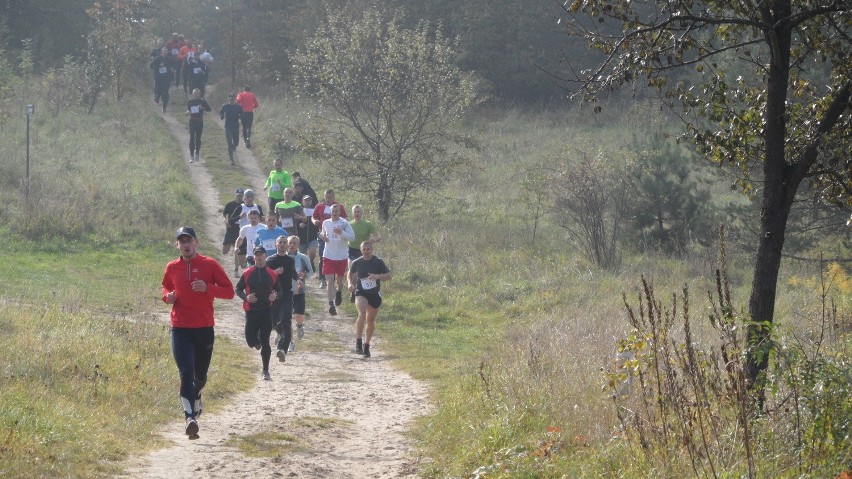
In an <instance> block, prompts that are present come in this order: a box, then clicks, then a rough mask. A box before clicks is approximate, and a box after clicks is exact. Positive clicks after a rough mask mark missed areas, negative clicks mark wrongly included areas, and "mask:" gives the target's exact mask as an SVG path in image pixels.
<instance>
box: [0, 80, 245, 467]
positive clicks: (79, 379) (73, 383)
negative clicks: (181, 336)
mask: <svg viewBox="0 0 852 479" xmlns="http://www.w3.org/2000/svg"><path fill="white" fill-rule="evenodd" d="M145 91H146V92H147V90H145ZM28 100H30V101H33V100H34V101H35V103H38V104H41V103H42V102H40V101H39V98H34V99H28ZM40 112H41V113H40V114H38V115H36V117H34V121H33V125H32V129H33V132H32V133H33V134H32V140H33V141H32V143H33V144H32V146H33V147H32V158H31V160H32V161H31V184H30V190H29V200H28V201H27V200H26V196H25V194H24V185H25V182H24V181H23V161H21V160H22V158H21V155H20V152H19V151H17V150H16V149H17V148H18V147H19V146H20V141H19V140H20V138H22V130H21V128H20V127H19V125H18V124H17V122H15V123H14V124H13V123H8V124H6V125H4V126H5V127H4V128H3V129H0V167H2V168H3V171H4V174H3V175H2V176H1V178H2V179H0V182H2V183H3V184H2V186H3V187H2V188H0V199H1V200H2V201H3V202H4V204H5V205H6V207H5V208H4V209H3V211H2V212H0V241H2V243H3V244H4V248H3V249H2V251H0V262H2V263H3V264H4V267H3V268H0V281H3V283H4V284H6V285H8V287H7V288H6V289H5V291H4V293H3V294H2V296H0V332H2V334H0V364H2V366H0V368H2V369H1V370H0V371H1V372H0V404H2V405H3V407H2V408H0V476H2V477H80V478H88V477H111V476H114V475H116V474H118V473H120V472H121V471H120V466H121V461H122V460H123V459H124V458H126V457H127V455H128V454H130V453H131V452H132V453H134V454H139V453H140V452H144V451H146V450H149V449H153V448H157V447H160V446H162V445H163V444H162V443H161V442H160V441H159V440H158V437H159V436H158V435H157V434H156V431H157V430H158V429H159V427H161V426H162V425H163V424H171V423H174V426H175V427H178V428H180V427H182V426H183V424H182V414H181V411H180V408H179V405H178V398H177V385H178V382H179V379H178V377H177V372H176V370H175V366H174V360H173V359H172V355H171V351H170V339H169V331H168V320H167V314H168V306H167V305H165V304H164V303H163V302H162V300H161V299H160V295H161V291H160V280H161V278H162V272H163V268H164V266H165V264H166V262H167V261H170V260H171V259H173V258H174V257H176V250H175V248H174V238H173V236H172V234H173V231H174V229H175V228H176V227H177V226H178V225H180V224H185V223H190V224H195V223H196V222H197V220H198V219H199V214H198V211H199V209H200V203H199V201H198V198H197V197H196V196H195V194H194V187H193V186H192V184H191V182H190V180H189V178H188V174H187V172H186V169H185V166H184V164H183V162H182V160H181V156H180V151H182V149H181V147H182V146H183V145H178V144H177V142H175V141H174V138H173V137H172V136H171V134H170V133H169V132H168V130H167V128H166V124H165V123H164V122H163V121H162V120H161V119H160V118H159V116H158V115H157V114H156V113H155V111H154V109H153V108H151V104H150V99H149V98H147V94H146V95H144V96H142V95H140V96H134V95H131V96H128V97H127V98H126V99H125V101H123V102H122V103H115V102H112V101H110V100H109V99H103V100H102V101H101V102H99V104H98V108H97V109H96V110H95V113H94V114H92V115H85V114H84V113H82V112H81V110H80V109H79V108H73V107H72V108H68V109H62V110H60V111H58V112H57V113H56V114H51V113H50V112H49V111H47V110H46V109H45V110H40ZM246 354H247V353H246V352H245V350H244V348H242V347H239V346H238V345H235V344H232V343H231V342H230V341H228V340H226V339H224V338H221V337H220V338H217V343H216V353H215V355H214V361H213V364H212V366H211V369H210V380H209V382H208V384H207V387H206V388H205V399H206V402H205V407H206V409H207V410H209V411H216V410H217V409H220V408H222V407H223V405H224V404H226V403H227V400H228V398H230V397H232V396H233V395H234V394H235V393H237V392H239V391H242V390H245V389H246V388H248V387H250V385H251V384H253V383H254V380H253V377H254V376H253V374H249V371H248V370H247V369H246V368H245V367H244V366H241V365H243V364H248V361H247V360H246Z"/></svg>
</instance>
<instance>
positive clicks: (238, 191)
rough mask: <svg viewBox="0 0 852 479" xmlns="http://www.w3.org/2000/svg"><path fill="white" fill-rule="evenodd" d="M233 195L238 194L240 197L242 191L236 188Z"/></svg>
mask: <svg viewBox="0 0 852 479" xmlns="http://www.w3.org/2000/svg"><path fill="white" fill-rule="evenodd" d="M234 193H235V194H238V195H241V194H243V189H242V188H237V189H236V190H234Z"/></svg>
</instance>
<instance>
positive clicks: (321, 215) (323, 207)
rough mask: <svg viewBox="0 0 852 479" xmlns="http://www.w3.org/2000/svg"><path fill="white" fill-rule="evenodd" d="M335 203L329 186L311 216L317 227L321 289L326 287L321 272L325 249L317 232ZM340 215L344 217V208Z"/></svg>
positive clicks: (323, 275)
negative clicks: (323, 198) (322, 199)
mask: <svg viewBox="0 0 852 479" xmlns="http://www.w3.org/2000/svg"><path fill="white" fill-rule="evenodd" d="M336 204H338V203H337V201H335V196H334V190H332V189H331V188H329V189H327V190H325V201H323V202H322V203H320V204H318V205H316V207H314V213H313V216H312V218H313V222H314V226H316V227H317V240H318V244H319V254H320V260H319V267H318V268H317V270H318V271H319V278H320V288H323V289H325V288H326V282H325V273H324V272H323V268H322V263H323V251H325V242H324V241H323V240H322V238H321V237H320V236H319V232H321V231H322V222H323V221H325V220H327V219H329V218H330V217H331V207H332V205H336ZM340 216H342V217H344V218H346V208H343V209H342V210H341V213H340Z"/></svg>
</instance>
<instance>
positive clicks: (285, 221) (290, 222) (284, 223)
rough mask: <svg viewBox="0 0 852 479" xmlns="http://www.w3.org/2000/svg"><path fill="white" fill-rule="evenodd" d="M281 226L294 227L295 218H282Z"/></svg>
mask: <svg viewBox="0 0 852 479" xmlns="http://www.w3.org/2000/svg"><path fill="white" fill-rule="evenodd" d="M281 227H282V228H292V227H293V218H281Z"/></svg>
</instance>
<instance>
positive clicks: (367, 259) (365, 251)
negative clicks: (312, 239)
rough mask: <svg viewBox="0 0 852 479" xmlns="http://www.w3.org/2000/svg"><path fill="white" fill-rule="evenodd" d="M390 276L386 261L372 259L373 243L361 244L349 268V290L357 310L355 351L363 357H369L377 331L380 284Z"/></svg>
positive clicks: (374, 257)
mask: <svg viewBox="0 0 852 479" xmlns="http://www.w3.org/2000/svg"><path fill="white" fill-rule="evenodd" d="M391 277H392V276H391V273H390V270H389V269H388V267H387V266H386V265H385V262H384V261H382V259H381V258H379V257H378V256H373V245H372V243H370V242H369V241H364V242H363V243H361V257H360V258H358V259H356V260H355V261H353V262H352V266H350V267H349V291H351V292H353V293H355V308H356V309H357V310H358V320H357V321H355V352H356V353H359V354H363V355H364V357H365V358H369V357H370V340H371V339H372V338H373V332H374V331H375V330H376V316H378V315H379V307H380V306H381V305H382V293H381V291H380V289H381V286H382V281H388V280H390V279H391ZM365 324H366V329H367V331H366V336H364V332H365V331H364V326H365ZM362 336H364V338H363V343H362Z"/></svg>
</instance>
